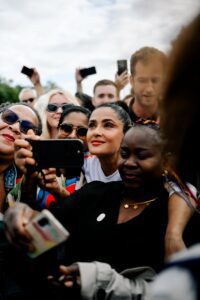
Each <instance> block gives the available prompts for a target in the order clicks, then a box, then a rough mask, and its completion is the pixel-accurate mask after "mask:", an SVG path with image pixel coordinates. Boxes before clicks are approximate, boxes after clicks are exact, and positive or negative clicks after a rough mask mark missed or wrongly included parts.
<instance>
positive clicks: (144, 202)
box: [124, 197, 158, 209]
mask: <svg viewBox="0 0 200 300" xmlns="http://www.w3.org/2000/svg"><path fill="white" fill-rule="evenodd" d="M157 199H158V197H156V198H153V199H150V200H147V201H143V202H134V203H125V204H124V208H129V207H133V209H138V207H139V206H140V205H142V204H144V205H145V206H148V205H149V204H150V203H151V202H154V201H155V200H157Z"/></svg>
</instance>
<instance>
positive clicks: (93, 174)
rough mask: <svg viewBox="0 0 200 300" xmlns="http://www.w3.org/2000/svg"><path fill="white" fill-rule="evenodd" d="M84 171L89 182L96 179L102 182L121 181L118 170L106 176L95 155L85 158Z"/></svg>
mask: <svg viewBox="0 0 200 300" xmlns="http://www.w3.org/2000/svg"><path fill="white" fill-rule="evenodd" d="M83 171H84V173H85V178H86V182H88V183H89V182H91V181H95V180H98V181H102V182H110V181H121V177H120V175H119V172H118V170H116V171H115V172H114V173H112V174H111V175H109V176H106V175H105V174H104V172H103V170H102V168H101V164H100V161H99V159H98V158H97V157H96V156H95V155H94V156H89V157H87V158H85V159H84V166H83Z"/></svg>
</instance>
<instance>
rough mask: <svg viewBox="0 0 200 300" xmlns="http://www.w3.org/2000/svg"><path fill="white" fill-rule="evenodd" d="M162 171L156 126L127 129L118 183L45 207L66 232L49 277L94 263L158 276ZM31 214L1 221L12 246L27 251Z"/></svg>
mask: <svg viewBox="0 0 200 300" xmlns="http://www.w3.org/2000/svg"><path fill="white" fill-rule="evenodd" d="M164 168H165V157H164V156H163V153H162V140H161V138H160V135H159V131H158V130H157V126H156V125H155V124H154V125H151V126H150V125H149V126H147V125H139V124H138V125H135V126H134V127H133V128H131V129H129V130H128V132H127V133H126V134H125V137H124V139H123V142H122V145H121V150H120V160H119V172H120V175H121V178H122V181H121V182H119V181H118V182H109V183H103V182H97V181H95V182H91V183H89V184H87V185H85V186H84V187H82V188H81V189H80V190H78V191H76V192H75V193H74V194H72V195H71V196H70V197H68V198H67V199H63V202H62V203H61V204H60V206H59V207H57V208H53V207H52V209H51V207H50V209H51V210H52V212H53V213H54V214H55V216H56V217H57V218H58V219H59V220H60V222H61V223H62V224H63V225H64V226H65V227H66V228H67V229H68V231H69V232H70V237H69V239H68V240H67V242H66V245H65V246H66V247H64V249H63V250H64V254H65V255H64V257H62V256H60V258H59V260H57V261H55V260H54V261H52V260H51V263H53V262H54V263H56V268H55V270H54V271H56V270H57V268H58V265H60V264H64V265H70V264H71V263H73V262H75V261H87V262H89V261H96V260H98V261H103V262H105V263H108V264H110V265H111V266H112V268H114V269H116V271H118V272H120V271H122V270H124V269H126V268H129V267H130V266H131V267H139V266H144V265H146V266H150V267H151V268H153V269H155V270H156V271H158V270H160V269H161V268H162V266H163V263H164V236H165V230H166V225H167V211H168V193H167V191H166V190H165V188H164V184H163V176H162V173H163V170H164ZM36 213H37V211H35V210H32V209H31V208H30V207H29V206H28V205H26V204H22V203H18V204H15V205H14V206H12V207H10V208H9V209H8V210H7V213H6V215H5V218H4V220H5V223H6V229H7V236H8V239H9V240H10V241H11V242H12V243H13V244H15V245H16V244H17V245H18V246H20V245H21V246H23V247H25V248H26V249H31V243H30V239H29V236H28V235H27V233H26V229H25V225H26V224H27V223H28V222H29V220H30V219H31V218H32V217H33V215H35V214H36ZM22 237H23V239H22ZM190 242H192V235H191V236H190ZM116 249H117V250H118V251H116ZM51 263H50V262H49V265H48V266H49V267H50V265H51ZM39 270H40V271H38V272H39V273H41V264H40V266H39ZM51 272H52V270H51ZM46 275H47V274H46ZM45 278H46V277H45ZM43 279H44V278H43ZM44 280H45V279H44Z"/></svg>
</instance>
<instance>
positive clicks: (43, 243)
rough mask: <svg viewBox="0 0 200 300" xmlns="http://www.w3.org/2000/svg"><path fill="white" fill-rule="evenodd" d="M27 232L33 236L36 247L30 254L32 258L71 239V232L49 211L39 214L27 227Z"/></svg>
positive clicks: (45, 210)
mask: <svg viewBox="0 0 200 300" xmlns="http://www.w3.org/2000/svg"><path fill="white" fill-rule="evenodd" d="M26 230H27V231H28V233H29V234H30V235H31V237H32V244H33V246H34V247H35V250H34V251H33V252H29V253H28V255H29V256H30V257H31V258H35V257H37V256H39V255H40V254H42V253H44V252H46V251H48V250H50V249H52V248H53V247H55V246H57V245H59V244H60V243H62V242H64V241H66V240H67V239H68V237H69V232H68V231H67V230H66V229H65V228H64V227H63V225H62V224H61V223H60V222H59V221H58V220H57V219H56V218H55V217H54V216H53V215H52V213H51V212H50V211H48V210H47V209H44V210H42V211H41V212H40V213H38V214H37V215H36V216H35V217H34V218H33V219H32V220H31V222H30V223H28V224H27V225H26Z"/></svg>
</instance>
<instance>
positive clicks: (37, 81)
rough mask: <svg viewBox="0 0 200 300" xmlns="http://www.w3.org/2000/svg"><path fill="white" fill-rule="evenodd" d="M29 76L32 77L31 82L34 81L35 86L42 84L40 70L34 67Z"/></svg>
mask: <svg viewBox="0 0 200 300" xmlns="http://www.w3.org/2000/svg"><path fill="white" fill-rule="evenodd" d="M29 78H30V80H31V82H32V83H33V85H34V86H35V85H40V84H41V83H40V75H39V73H38V71H37V70H36V69H35V68H33V74H32V76H31V77H29Z"/></svg>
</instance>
